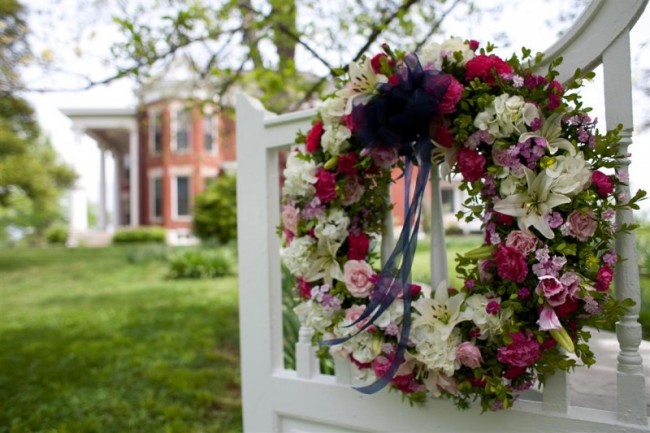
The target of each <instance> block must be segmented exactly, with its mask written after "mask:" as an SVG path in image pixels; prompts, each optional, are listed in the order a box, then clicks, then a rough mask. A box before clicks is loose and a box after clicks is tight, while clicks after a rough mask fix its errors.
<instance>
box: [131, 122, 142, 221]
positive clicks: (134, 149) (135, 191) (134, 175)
mask: <svg viewBox="0 0 650 433" xmlns="http://www.w3.org/2000/svg"><path fill="white" fill-rule="evenodd" d="M129 200H130V203H129V215H130V218H131V221H129V223H130V225H131V227H137V226H138V225H140V156H139V154H138V132H137V129H135V128H133V129H130V130H129Z"/></svg>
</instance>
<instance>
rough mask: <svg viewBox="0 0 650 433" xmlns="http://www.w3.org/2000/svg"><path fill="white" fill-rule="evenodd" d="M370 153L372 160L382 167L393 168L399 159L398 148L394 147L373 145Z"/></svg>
mask: <svg viewBox="0 0 650 433" xmlns="http://www.w3.org/2000/svg"><path fill="white" fill-rule="evenodd" d="M368 154H369V155H370V157H371V158H372V162H373V163H374V164H375V165H376V166H377V167H380V168H391V167H392V166H393V165H394V164H395V162H396V161H397V149H395V148H394V147H373V148H372V149H370V150H369V151H368ZM362 155H363V153H362Z"/></svg>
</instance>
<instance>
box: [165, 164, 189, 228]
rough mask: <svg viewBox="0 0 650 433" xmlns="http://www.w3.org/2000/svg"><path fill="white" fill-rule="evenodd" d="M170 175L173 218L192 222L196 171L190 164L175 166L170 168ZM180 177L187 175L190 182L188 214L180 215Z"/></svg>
mask: <svg viewBox="0 0 650 433" xmlns="http://www.w3.org/2000/svg"><path fill="white" fill-rule="evenodd" d="M170 175H171V181H172V184H171V197H170V198H171V201H172V219H173V220H174V221H178V222H191V221H192V202H193V196H192V181H193V179H194V173H193V170H192V167H189V166H181V167H173V168H171V169H170ZM179 177H187V179H188V183H187V187H188V191H187V198H188V200H189V202H188V203H187V210H188V214H187V215H179V214H178V178H179Z"/></svg>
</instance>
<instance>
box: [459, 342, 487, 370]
mask: <svg viewBox="0 0 650 433" xmlns="http://www.w3.org/2000/svg"><path fill="white" fill-rule="evenodd" d="M456 356H457V357H458V360H459V361H460V363H461V364H463V365H464V366H465V367H469V368H478V367H480V366H481V363H482V362H483V357H482V356H481V351H480V350H479V348H478V347H476V345H475V344H474V343H471V342H469V341H465V342H464V343H461V344H459V345H458V347H457V348H456Z"/></svg>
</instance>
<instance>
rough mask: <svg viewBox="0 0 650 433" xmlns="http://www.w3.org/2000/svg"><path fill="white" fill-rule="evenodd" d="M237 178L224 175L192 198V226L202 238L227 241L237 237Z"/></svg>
mask: <svg viewBox="0 0 650 433" xmlns="http://www.w3.org/2000/svg"><path fill="white" fill-rule="evenodd" d="M236 182H237V179H236V177H235V176H232V175H224V176H220V177H219V178H217V179H216V180H215V181H214V182H212V183H210V184H209V185H208V187H207V188H206V190H205V191H204V192H203V193H201V194H199V195H197V196H196V197H195V198H194V203H195V204H194V212H193V220H192V227H193V230H194V233H195V234H196V235H197V236H198V237H199V238H201V239H203V240H211V239H214V240H217V241H218V242H221V243H224V244H225V243H228V242H230V241H232V240H234V239H237V184H236Z"/></svg>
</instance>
